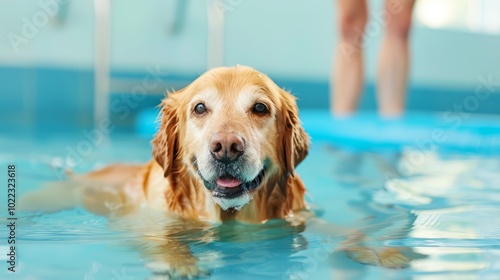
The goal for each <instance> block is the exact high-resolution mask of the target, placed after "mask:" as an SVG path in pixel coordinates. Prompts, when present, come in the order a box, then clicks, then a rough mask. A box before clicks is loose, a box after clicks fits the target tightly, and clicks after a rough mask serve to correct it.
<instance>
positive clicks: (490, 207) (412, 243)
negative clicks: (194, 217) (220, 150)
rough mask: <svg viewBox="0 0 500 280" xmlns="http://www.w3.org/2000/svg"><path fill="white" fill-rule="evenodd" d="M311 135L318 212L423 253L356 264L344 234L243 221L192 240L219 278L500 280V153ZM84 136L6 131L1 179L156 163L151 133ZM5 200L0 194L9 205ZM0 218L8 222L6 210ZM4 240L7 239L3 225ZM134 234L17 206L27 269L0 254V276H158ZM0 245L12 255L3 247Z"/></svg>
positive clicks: (36, 179)
mask: <svg viewBox="0 0 500 280" xmlns="http://www.w3.org/2000/svg"><path fill="white" fill-rule="evenodd" d="M306 122H307V120H306ZM306 124H307V123H306ZM314 139H316V140H314ZM313 140H314V144H313V148H312V150H311V153H310V155H309V156H308V157H307V159H306V160H305V161H304V162H303V164H301V165H300V167H299V168H298V173H299V174H300V175H301V177H302V178H303V180H304V181H305V183H306V186H307V188H308V190H309V194H308V200H309V201H310V202H311V204H312V205H313V206H314V209H315V211H316V212H317V214H318V215H320V216H321V217H322V219H324V220H326V221H328V222H330V223H333V224H337V225H342V226H346V227H352V228H356V229H359V230H363V231H364V232H366V233H367V234H368V235H369V236H370V237H372V238H373V240H374V242H375V243H376V244H375V245H377V246H387V247H405V248H408V250H409V251H413V252H414V255H415V256H416V255H417V254H421V255H423V257H419V258H416V259H415V260H413V261H411V263H410V265H409V267H408V268H405V269H386V268H381V267H376V266H368V265H363V264H359V263H357V262H355V261H353V260H351V259H350V258H348V257H346V255H345V254H344V253H343V252H342V251H338V250H335V249H336V248H337V247H338V245H339V244H340V242H342V241H343V240H344V238H345V237H344V236H338V235H337V236H333V237H331V236H328V235H325V234H319V233H316V232H313V231H311V230H309V229H307V228H306V229H305V231H303V232H301V233H296V232H294V231H293V230H291V229H290V228H288V227H286V226H285V225H284V224H282V223H279V222H270V223H268V224H265V225H262V226H246V227H245V230H244V232H245V234H244V235H242V236H233V235H232V234H235V233H236V232H238V233H239V234H241V231H232V229H231V226H228V227H222V228H213V229H209V231H213V232H218V233H223V235H225V236H226V238H224V239H222V240H221V239H218V240H217V239H216V240H215V241H207V240H205V239H203V238H200V237H198V236H199V234H198V235H197V234H194V236H189V237H188V236H186V237H185V238H191V239H193V240H194V242H193V245H192V247H191V249H192V250H193V252H194V253H195V254H196V256H197V257H198V258H199V259H200V264H201V265H202V266H204V267H206V268H207V269H209V270H210V271H211V276H210V278H211V279H236V277H237V279H332V278H333V279H498V275H500V158H499V157H498V155H494V154H489V153H480V152H463V151H462V152H460V151H453V150H449V149H444V150H440V149H437V150H430V151H426V152H425V153H422V152H419V151H418V150H417V149H416V148H415V147H414V146H412V145H401V146H398V147H394V146H391V147H388V146H380V145H378V146H377V145H374V146H373V147H372V146H370V145H369V144H366V143H365V144H363V145H362V146H363V148H360V145H355V147H354V148H353V147H349V145H346V141H343V142H342V143H343V145H340V146H339V145H335V142H334V141H327V140H326V139H325V137H319V136H318V137H316V138H315V134H313ZM82 141H87V138H86V137H85V136H84V134H83V133H82V132H74V133H65V134H60V133H58V134H47V133H40V134H32V135H27V134H23V133H19V134H10V135H3V136H1V137H0V147H2V148H1V150H0V168H2V171H1V173H0V174H1V175H0V178H1V180H2V182H1V183H0V184H2V185H0V186H3V184H5V183H4V182H3V181H5V180H6V177H5V175H4V174H5V173H6V172H4V171H3V170H6V168H7V167H6V166H7V164H9V163H15V164H16V165H17V172H18V194H22V193H25V192H27V191H29V190H33V189H36V188H38V187H40V186H41V185H42V184H43V182H46V181H53V180H58V179H60V178H61V174H62V173H61V172H60V169H59V168H58V166H63V165H69V166H70V167H72V168H73V169H74V170H75V171H76V172H85V171H89V170H92V169H95V168H98V167H101V166H104V165H106V164H108V163H111V162H143V161H147V160H148V159H149V158H150V147H149V143H148V140H147V139H145V138H142V137H137V136H134V134H131V133H130V134H129V133H116V134H114V135H113V136H112V137H111V139H109V140H103V141H102V142H99V143H97V144H96V145H91V146H90V147H91V148H90V149H89V151H88V153H86V154H85V155H82V156H80V157H75V154H74V153H72V152H71V151H72V150H75V149H77V147H78V145H79V143H81V142H82ZM416 157H418V160H416ZM5 195H6V192H4V191H2V192H0V199H1V202H0V205H1V206H2V209H5V208H6V207H5V201H6V199H5ZM0 216H1V217H2V220H4V218H5V217H6V214H5V212H4V211H2V213H1V215H0ZM4 221H5V220H4ZM232 226H233V227H244V226H243V225H232ZM202 235H203V234H202ZM0 236H2V238H1V239H2V240H5V239H4V238H3V236H7V231H6V229H5V227H4V226H0ZM133 238H134V236H132V235H131V234H130V233H128V232H127V231H114V230H111V229H110V228H109V227H108V223H107V221H106V219H105V218H102V217H99V216H95V215H92V214H90V213H88V212H85V211H84V210H83V209H74V210H67V211H62V212H58V213H54V214H41V213H18V232H17V240H18V250H19V251H18V260H19V261H20V263H19V264H18V266H17V268H18V272H17V273H16V274H15V275H12V274H8V273H7V271H6V265H5V260H4V259H5V257H4V256H5V253H4V252H3V251H2V252H0V262H1V265H0V267H1V271H0V279H117V280H124V279H128V280H129V279H145V278H148V277H151V276H152V275H151V272H150V271H149V270H148V269H147V268H146V267H145V263H146V261H145V259H144V258H143V257H142V256H141V255H140V254H139V253H138V252H137V251H136V250H135V249H134V248H132V247H131V246H130V244H132V240H133ZM0 246H2V247H0V248H1V250H5V242H3V241H2V243H1V244H0Z"/></svg>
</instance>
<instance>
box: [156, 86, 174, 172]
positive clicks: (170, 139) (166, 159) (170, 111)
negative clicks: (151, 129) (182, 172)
mask: <svg viewBox="0 0 500 280" xmlns="http://www.w3.org/2000/svg"><path fill="white" fill-rule="evenodd" d="M176 104H177V102H176V100H175V98H173V97H172V94H170V95H169V96H168V97H166V98H165V99H163V100H162V103H161V105H160V106H161V110H160V114H159V115H158V119H159V121H160V127H159V128H158V131H157V132H156V135H155V137H154V138H153V140H152V141H151V144H152V145H153V158H154V159H155V160H156V162H157V163H158V164H159V165H160V166H162V167H163V171H164V172H165V177H167V176H168V174H170V172H171V171H172V168H173V165H174V161H175V160H176V158H177V156H178V152H179V151H178V134H179V133H178V123H179V119H178V108H177V106H176Z"/></svg>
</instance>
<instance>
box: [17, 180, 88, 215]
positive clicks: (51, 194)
mask: <svg viewBox="0 0 500 280" xmlns="http://www.w3.org/2000/svg"><path fill="white" fill-rule="evenodd" d="M79 205H80V199H79V194H78V190H77V188H75V186H74V185H72V184H71V183H70V182H50V183H47V184H45V185H44V186H43V187H42V188H40V189H37V190H34V191H31V192H29V193H27V194H25V195H23V196H21V198H20V200H19V208H18V210H21V211H23V210H25V211H42V212H56V211H61V210H65V209H71V208H74V207H77V206H79Z"/></svg>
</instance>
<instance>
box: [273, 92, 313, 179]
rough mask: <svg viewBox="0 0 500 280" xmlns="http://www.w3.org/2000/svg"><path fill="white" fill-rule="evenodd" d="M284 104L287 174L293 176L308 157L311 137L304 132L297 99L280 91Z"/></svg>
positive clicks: (284, 147) (284, 149) (284, 140)
mask: <svg viewBox="0 0 500 280" xmlns="http://www.w3.org/2000/svg"><path fill="white" fill-rule="evenodd" d="M280 95H281V103H282V108H281V109H282V121H283V122H284V123H282V124H279V125H280V126H282V129H280V131H281V132H280V134H282V137H283V138H282V141H283V157H284V159H283V160H284V165H285V172H286V173H287V174H290V175H292V176H293V172H294V169H295V167H296V166H297V165H298V164H299V163H300V162H301V161H302V160H303V159H304V158H305V157H306V156H307V153H308V150H309V135H307V133H306V132H305V131H304V128H303V127H302V123H301V122H300V119H299V109H298V107H297V103H296V102H295V97H294V96H293V95H291V94H290V93H288V92H287V91H285V90H282V89H280Z"/></svg>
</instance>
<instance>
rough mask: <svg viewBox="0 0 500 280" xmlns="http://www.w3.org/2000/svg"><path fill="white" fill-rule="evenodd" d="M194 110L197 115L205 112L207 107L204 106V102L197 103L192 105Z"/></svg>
mask: <svg viewBox="0 0 500 280" xmlns="http://www.w3.org/2000/svg"><path fill="white" fill-rule="evenodd" d="M194 112H195V113H196V114H197V115H203V114H205V113H206V112H207V107H205V104H203V103H198V104H196V106H194Z"/></svg>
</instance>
